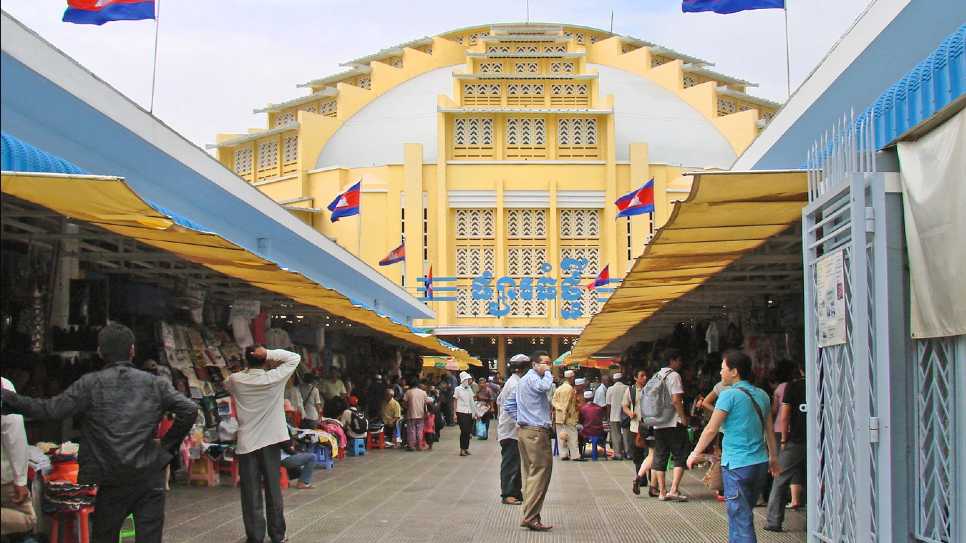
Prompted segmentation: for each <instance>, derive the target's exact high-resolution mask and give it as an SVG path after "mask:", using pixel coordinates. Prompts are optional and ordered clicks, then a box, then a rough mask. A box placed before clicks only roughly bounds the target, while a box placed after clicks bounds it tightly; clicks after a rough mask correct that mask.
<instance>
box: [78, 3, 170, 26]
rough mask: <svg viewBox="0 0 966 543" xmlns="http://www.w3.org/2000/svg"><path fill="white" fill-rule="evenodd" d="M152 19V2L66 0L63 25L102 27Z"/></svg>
mask: <svg viewBox="0 0 966 543" xmlns="http://www.w3.org/2000/svg"><path fill="white" fill-rule="evenodd" d="M142 19H154V0H67V11H65V12H64V18H63V21H64V22H65V23H75V24H79V25H102V24H104V23H109V22H111V21H139V20H142Z"/></svg>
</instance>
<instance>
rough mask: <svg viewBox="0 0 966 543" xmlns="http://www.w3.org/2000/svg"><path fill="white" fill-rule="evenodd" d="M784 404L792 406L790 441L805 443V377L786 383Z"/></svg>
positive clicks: (789, 429)
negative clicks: (803, 408) (803, 407)
mask: <svg viewBox="0 0 966 543" xmlns="http://www.w3.org/2000/svg"><path fill="white" fill-rule="evenodd" d="M782 405H787V406H789V407H790V408H791V413H790V415H791V416H790V417H789V419H788V436H787V441H788V442H789V443H800V444H804V443H805V412H804V411H802V406H803V405H805V379H796V380H794V381H791V382H790V383H788V384H787V385H785V395H784V396H782Z"/></svg>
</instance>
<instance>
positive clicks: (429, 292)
mask: <svg viewBox="0 0 966 543" xmlns="http://www.w3.org/2000/svg"><path fill="white" fill-rule="evenodd" d="M426 297H427V298H429V300H430V301H432V300H433V266H432V265H430V266H429V273H427V274H426Z"/></svg>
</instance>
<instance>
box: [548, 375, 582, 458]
mask: <svg viewBox="0 0 966 543" xmlns="http://www.w3.org/2000/svg"><path fill="white" fill-rule="evenodd" d="M564 379H565V380H564V382H563V383H561V385H560V386H559V387H557V391H556V392H554V394H553V401H552V402H551V405H553V419H554V420H553V422H554V427H555V428H556V430H557V447H558V448H559V450H560V459H561V460H570V459H571V458H578V457H579V456H580V451H579V449H578V448H577V393H576V391H575V390H574V386H573V385H574V381H575V380H576V378H575V377H574V372H573V370H567V371H565V372H564Z"/></svg>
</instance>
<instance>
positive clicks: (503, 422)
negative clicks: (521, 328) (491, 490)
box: [496, 354, 530, 505]
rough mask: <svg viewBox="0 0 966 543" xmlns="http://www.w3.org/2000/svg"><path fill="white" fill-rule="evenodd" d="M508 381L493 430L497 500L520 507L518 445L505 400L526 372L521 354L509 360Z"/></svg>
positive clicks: (525, 360)
mask: <svg viewBox="0 0 966 543" xmlns="http://www.w3.org/2000/svg"><path fill="white" fill-rule="evenodd" d="M509 365H510V371H511V372H512V373H511V374H510V378H509V379H507V380H506V384H504V385H503V389H502V390H501V391H500V395H499V396H497V397H496V403H497V405H498V406H499V407H500V418H499V420H498V421H497V426H496V439H497V440H498V441H499V442H500V460H501V462H500V498H501V499H502V500H503V503H505V504H507V505H520V504H522V503H523V486H522V485H523V483H521V481H520V445H519V443H518V442H517V439H518V437H517V424H516V421H514V420H513V419H512V418H511V417H510V414H509V413H507V411H506V409H505V406H506V399H507V396H509V395H510V393H511V392H513V391H514V390H516V388H517V384H518V383H519V382H520V378H521V377H523V374H524V373H525V372H526V371H527V370H529V369H530V357H528V356H527V355H525V354H518V355H514V356H513V358H511V359H510V364H509Z"/></svg>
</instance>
